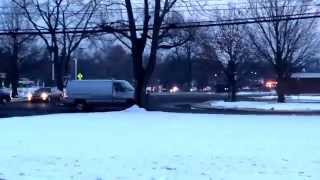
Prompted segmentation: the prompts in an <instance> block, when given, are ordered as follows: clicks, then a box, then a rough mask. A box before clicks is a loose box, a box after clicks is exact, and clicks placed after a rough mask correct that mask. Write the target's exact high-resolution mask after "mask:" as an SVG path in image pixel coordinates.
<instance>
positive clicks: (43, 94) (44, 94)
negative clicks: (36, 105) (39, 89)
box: [40, 93, 49, 101]
mask: <svg viewBox="0 0 320 180" xmlns="http://www.w3.org/2000/svg"><path fill="white" fill-rule="evenodd" d="M48 96H49V95H48V93H41V95H40V97H41V99H42V100H44V101H45V100H47V99H48Z"/></svg>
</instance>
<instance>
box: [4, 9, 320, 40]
mask: <svg viewBox="0 0 320 180" xmlns="http://www.w3.org/2000/svg"><path fill="white" fill-rule="evenodd" d="M315 18H320V14H319V13H313V14H306V15H303V16H301V14H294V15H287V16H275V17H258V18H241V19H231V20H219V21H199V22H189V23H176V24H164V25H162V26H161V29H187V28H201V27H215V26H228V25H244V24H256V23H269V22H274V21H293V20H303V19H315ZM137 27H138V28H137V31H142V30H143V28H142V26H141V25H139V26H137ZM113 28H114V29H116V31H114V30H113V29H112V28H103V27H90V28H88V29H86V30H83V29H80V28H78V29H77V28H67V29H64V30H59V29H58V30H57V31H55V32H54V33H55V34H83V33H85V34H96V33H113V32H128V31H129V30H130V29H129V28H128V27H124V28H123V27H113ZM148 29H149V30H152V29H153V28H152V26H149V27H148ZM13 34H15V35H41V34H42V35H46V34H51V33H50V32H49V31H48V30H45V29H42V30H40V32H39V31H38V30H36V29H33V30H20V31H17V32H8V31H7V30H0V35H13Z"/></svg>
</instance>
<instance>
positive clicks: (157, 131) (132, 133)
mask: <svg viewBox="0 0 320 180" xmlns="http://www.w3.org/2000/svg"><path fill="white" fill-rule="evenodd" d="M0 129H1V131H0V179H6V180H52V179H54V180H69V179H70V180H71V179H75V180H166V179H168V180H210V179H211V180H305V179H306V180H319V179H320V171H319V170H320V142H319V139H320V130H319V129H320V117H318V116H240V115H205V114H203V115H200V114H174V113H162V112H145V111H143V110H140V109H137V108H131V109H130V110H127V111H123V112H113V113H92V114H68V115H48V116H38V117H23V118H8V119H0Z"/></svg>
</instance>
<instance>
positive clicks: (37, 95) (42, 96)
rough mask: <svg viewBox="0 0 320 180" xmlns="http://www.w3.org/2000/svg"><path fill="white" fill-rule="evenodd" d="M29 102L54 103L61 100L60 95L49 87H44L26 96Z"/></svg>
mask: <svg viewBox="0 0 320 180" xmlns="http://www.w3.org/2000/svg"><path fill="white" fill-rule="evenodd" d="M27 98H28V101H29V102H55V101H59V100H60V99H61V98H62V93H60V92H59V91H55V89H53V88H50V87H44V88H40V89H38V90H36V91H35V92H34V93H32V94H31V93H30V94H28V96H27Z"/></svg>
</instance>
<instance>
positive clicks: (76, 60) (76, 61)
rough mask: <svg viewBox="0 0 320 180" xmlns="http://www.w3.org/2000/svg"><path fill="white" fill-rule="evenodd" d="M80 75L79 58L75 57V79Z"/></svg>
mask: <svg viewBox="0 0 320 180" xmlns="http://www.w3.org/2000/svg"><path fill="white" fill-rule="evenodd" d="M77 76H78V59H77V58H74V80H77Z"/></svg>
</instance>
